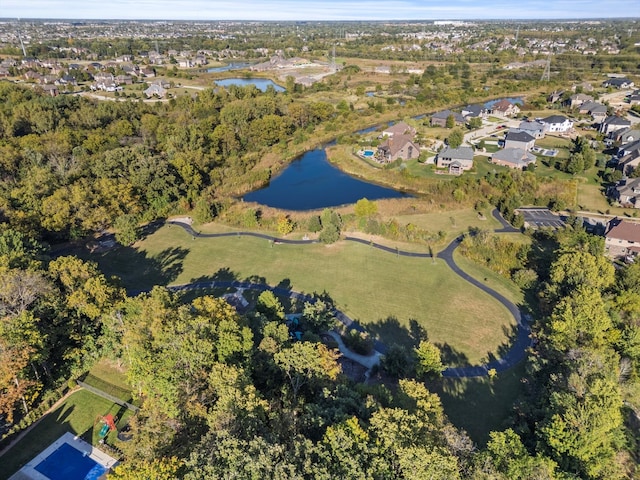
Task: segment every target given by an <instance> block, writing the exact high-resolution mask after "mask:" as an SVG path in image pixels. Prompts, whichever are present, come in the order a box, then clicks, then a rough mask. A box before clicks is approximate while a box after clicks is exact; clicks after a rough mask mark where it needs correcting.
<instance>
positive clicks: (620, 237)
mask: <svg viewBox="0 0 640 480" xmlns="http://www.w3.org/2000/svg"><path fill="white" fill-rule="evenodd" d="M604 251H605V255H607V256H609V257H610V258H624V257H629V256H631V257H635V256H636V255H637V254H638V252H640V224H638V223H634V222H630V221H628V220H622V219H621V218H614V219H612V220H610V221H609V222H608V223H607V228H606V230H605V233H604Z"/></svg>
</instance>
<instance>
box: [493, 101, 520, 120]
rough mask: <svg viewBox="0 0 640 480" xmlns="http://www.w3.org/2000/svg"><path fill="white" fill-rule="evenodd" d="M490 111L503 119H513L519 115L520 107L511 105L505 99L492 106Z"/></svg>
mask: <svg viewBox="0 0 640 480" xmlns="http://www.w3.org/2000/svg"><path fill="white" fill-rule="evenodd" d="M491 110H492V111H493V113H494V114H496V115H502V116H503V117H513V116H515V115H518V114H519V113H520V107H519V106H518V105H516V104H515V103H511V102H510V101H509V100H507V99H506V98H503V99H502V100H500V101H499V102H497V103H494V104H493V107H491Z"/></svg>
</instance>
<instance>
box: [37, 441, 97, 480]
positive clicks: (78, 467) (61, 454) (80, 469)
mask: <svg viewBox="0 0 640 480" xmlns="http://www.w3.org/2000/svg"><path fill="white" fill-rule="evenodd" d="M35 469H36V470H37V471H38V472H40V473H41V474H42V475H44V476H46V477H49V478H50V479H51V480H97V479H98V478H100V476H101V475H103V474H104V473H105V472H106V471H107V469H106V468H105V467H103V466H102V465H100V464H99V463H96V461H95V460H93V459H92V458H91V457H89V456H88V455H86V456H85V454H84V453H82V452H81V451H80V450H77V449H75V448H73V447H72V446H71V445H69V444H68V443H63V444H62V445H60V447H58V449H57V450H56V451H54V452H53V453H52V454H51V455H49V456H48V457H47V458H46V459H44V460H43V461H42V462H40V463H39V464H38V465H36V467H35Z"/></svg>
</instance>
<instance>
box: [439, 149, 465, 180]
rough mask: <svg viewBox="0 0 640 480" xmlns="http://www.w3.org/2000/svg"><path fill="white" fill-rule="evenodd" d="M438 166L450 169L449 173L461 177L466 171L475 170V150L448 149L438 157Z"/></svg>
mask: <svg viewBox="0 0 640 480" xmlns="http://www.w3.org/2000/svg"><path fill="white" fill-rule="evenodd" d="M436 166H437V167H438V168H448V169H449V173H451V174H453V175H460V174H462V172H464V171H465V170H470V169H471V168H473V148H471V147H458V148H450V147H446V148H445V149H444V150H442V151H441V152H440V153H438V155H437V159H436Z"/></svg>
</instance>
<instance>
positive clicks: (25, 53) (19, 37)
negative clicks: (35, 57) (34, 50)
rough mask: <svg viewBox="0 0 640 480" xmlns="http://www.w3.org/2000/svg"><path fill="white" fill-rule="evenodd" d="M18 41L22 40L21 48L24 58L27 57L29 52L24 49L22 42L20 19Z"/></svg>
mask: <svg viewBox="0 0 640 480" xmlns="http://www.w3.org/2000/svg"><path fill="white" fill-rule="evenodd" d="M18 40H20V47H22V56H23V57H25V58H26V57H27V50H26V49H25V48H24V43H23V42H22V35H20V19H18Z"/></svg>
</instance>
